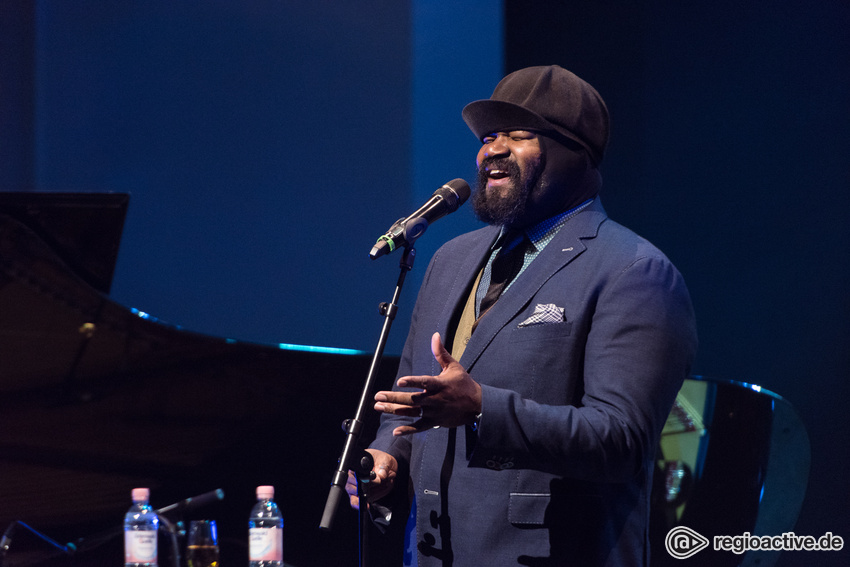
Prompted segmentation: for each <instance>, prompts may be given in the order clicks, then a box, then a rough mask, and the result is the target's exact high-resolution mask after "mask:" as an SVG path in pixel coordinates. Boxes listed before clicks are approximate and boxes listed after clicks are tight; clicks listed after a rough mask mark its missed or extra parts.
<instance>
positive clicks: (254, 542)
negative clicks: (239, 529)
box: [248, 528, 283, 561]
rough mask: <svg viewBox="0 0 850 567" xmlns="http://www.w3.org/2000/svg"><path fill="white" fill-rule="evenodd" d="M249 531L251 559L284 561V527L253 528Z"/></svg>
mask: <svg viewBox="0 0 850 567" xmlns="http://www.w3.org/2000/svg"><path fill="white" fill-rule="evenodd" d="M248 532H249V535H248V542H249V545H248V553H249V555H250V556H251V558H250V559H251V561H283V530H282V529H280V528H251V529H249V530H248Z"/></svg>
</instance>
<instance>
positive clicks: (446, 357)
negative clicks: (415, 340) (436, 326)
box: [431, 333, 457, 370]
mask: <svg viewBox="0 0 850 567" xmlns="http://www.w3.org/2000/svg"><path fill="white" fill-rule="evenodd" d="M431 354H433V355H434V358H435V359H436V361H437V362H438V363H439V364H440V368H442V369H443V370H445V369H446V368H448V366H449V364H451V363H452V362H457V361H456V360H455V359H454V358H452V355H450V354H449V351H447V350H446V347H444V346H443V340H442V338H441V337H440V333H434V334H433V335H431Z"/></svg>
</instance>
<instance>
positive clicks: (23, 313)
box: [0, 192, 809, 567]
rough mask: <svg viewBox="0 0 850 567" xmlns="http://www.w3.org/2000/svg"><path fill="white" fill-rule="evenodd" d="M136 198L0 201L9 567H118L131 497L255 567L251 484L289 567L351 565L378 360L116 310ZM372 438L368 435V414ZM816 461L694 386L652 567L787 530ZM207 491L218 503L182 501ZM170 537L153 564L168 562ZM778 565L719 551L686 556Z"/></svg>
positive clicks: (390, 551) (732, 387)
mask: <svg viewBox="0 0 850 567" xmlns="http://www.w3.org/2000/svg"><path fill="white" fill-rule="evenodd" d="M128 200H129V196H128V195H125V194H118V193H108V194H99V193H74V194H70V193H32V192H28V193H0V530H5V534H6V536H7V537H5V538H4V540H3V542H2V543H0V565H7V566H15V565H18V566H22V565H44V566H49V565H106V564H120V561H121V557H122V539H121V522H122V519H123V514H124V512H125V511H126V509H127V508H128V507H129V505H130V491H131V489H132V488H134V487H138V486H146V487H149V488H150V489H151V495H152V498H151V499H152V505H153V506H154V508H161V507H165V506H167V505H171V504H172V503H180V504H181V505H180V506H176V507H173V508H174V510H173V511H172V512H170V513H169V514H168V517H169V518H170V520H171V522H172V523H174V524H175V525H176V526H177V529H176V531H177V533H178V535H179V532H180V530H179V528H180V526H181V525H183V524H185V523H186V522H188V521H190V520H192V519H200V518H211V519H215V520H216V521H217V522H218V524H219V534H220V547H221V555H222V561H221V563H222V564H223V565H225V567H226V566H228V565H240V564H241V565H245V564H247V516H248V512H249V511H250V509H251V506H252V505H253V503H254V500H255V498H254V488H255V487H256V486H257V485H260V484H273V485H274V486H275V487H276V489H277V494H276V500H277V502H278V504H279V505H280V507H281V509H282V511H283V514H284V518H285V541H284V557H285V560H286V563H287V564H288V565H292V566H299V567H306V566H325V565H327V566H338V565H355V564H357V562H358V557H359V553H360V552H359V551H358V548H359V545H360V536H359V534H358V517H357V514H356V513H355V512H354V511H352V510H349V509H346V508H345V507H344V506H343V507H342V508H341V509H340V510H339V512H338V514H337V516H336V520H335V522H334V527H333V529H332V530H330V531H327V530H320V529H319V523H320V518H321V516H322V512H323V507H324V505H325V499H326V497H327V494H328V488H329V485H330V481H331V477H332V473H333V471H334V470H335V467H336V462H337V458H338V457H339V454H340V449H341V447H342V445H343V442H344V433H343V430H342V428H341V424H342V422H343V420H345V419H347V418H351V417H353V414H354V411H355V409H356V407H355V406H356V402H357V400H358V399H359V396H360V395H361V393H362V389H363V384H364V380H365V377H366V375H367V372H368V369H369V365H370V362H371V358H372V357H371V353H364V352H353V351H345V350H341V349H318V348H310V347H303V346H296V345H265V344H253V343H248V342H241V341H234V340H231V339H225V338H219V337H213V336H206V335H202V334H198V333H193V332H189V331H186V330H184V329H181V328H180V327H179V326H175V325H170V324H166V323H164V322H162V321H159V320H157V319H156V318H155V317H154V316H152V315H149V314H146V313H143V312H140V311H138V310H136V309H133V308H131V307H127V306H123V305H120V304H118V303H116V302H114V301H112V300H111V299H110V297H109V290H110V286H111V281H112V273H113V269H114V264H115V260H116V258H117V255H118V248H119V243H120V237H121V232H122V230H123V226H124V221H125V213H126V208H127V203H128ZM397 366H398V359H397V358H395V357H384V359H383V363H382V365H381V368H380V371H379V373H378V377H377V380H378V383H377V386H379V387H381V388H388V387H389V386H390V385H391V384H392V380H393V377H394V375H395V371H396V368H397ZM328 392H333V393H334V395H333V396H328V395H327V393H328ZM320 399H321V400H322V404H321V406H320V407H318V406H317V405H316V400H320ZM364 425H365V431H364V433H363V439H364V440H368V439H369V438H370V437H371V435H372V434H373V432H374V429H375V427H376V425H377V419H376V415H374V413H372V412H370V414H369V417H368V419H366V420H365V424H364ZM808 465H809V443H808V438H807V436H806V431H805V428H804V427H803V425H802V423H801V422H800V420H799V418H798V417H797V414H796V412H795V411H794V409H793V408H792V407H791V405H790V404H789V403H788V402H787V401H786V400H784V399H783V398H782V397H781V396H778V395H776V394H774V393H772V392H768V391H766V390H764V389H762V388H759V387H758V386H755V385H751V384H747V383H744V382H735V381H729V380H714V379H709V378H705V377H692V378H691V379H689V380H687V381H686V383H685V386H684V387H683V388H682V391H681V392H680V393H679V396H678V398H677V400H676V404H675V406H674V408H673V411H672V412H671V414H670V418H669V419H668V422H667V425H666V427H665V429H664V433H663V435H662V439H661V443H660V445H659V450H658V459H657V471H656V486H655V490H654V492H653V515H652V542H653V565H654V566H657V567H664V566H666V565H674V564H680V563H678V562H679V560H678V559H676V558H674V557H673V556H672V555H671V554H670V553H669V552H668V551H667V550H666V549H665V547H664V542H665V536H666V534H668V533H669V532H670V530H671V529H673V528H674V527H677V526H687V527H689V528H691V529H693V530H694V531H695V532H697V533H699V534H701V535H702V536H704V537H706V538H708V539H709V540H710V539H711V538H712V537H713V536H714V535H737V534H742V533H744V532H749V533H752V534H761V535H779V534H782V533H783V532H785V531H790V530H792V529H793V526H794V523H795V521H796V518H797V515H798V513H799V510H800V506H801V504H802V500H803V497H804V494H805V486H806V481H807V477H808ZM216 489H221V490H222V492H223V494H224V498H223V499H220V500H219V499H215V500H213V501H206V502H205V503H203V504H201V505H198V506H190V505H183V504H185V502H186V499H188V498H191V497H193V496H195V495H199V494H206V493H209V492H210V491H213V490H216ZM398 523H399V522H397V524H398ZM402 529H403V526H400V525H395V526H393V527H392V528H391V531H392V533H393V534H394V535H395V536H398V534H400V533H401V530H402ZM367 532H368V533H367V534H365V537H366V544H365V545H366V547H367V554H366V555H367V558H368V564H369V565H376V566H381V565H398V564H400V559H399V557H400V553H401V548H400V545H399V544H398V542H397V539H398V538H397V537H396V538H395V539H393V538H391V537H385V536H382V535H379V534H378V533H377V532H375V531H374V530H371V529H369V530H367ZM169 541H171V540H170V539H169V538H168V537H165V538H161V542H162V543H161V544H160V545H161V554H160V565H171V563H170V561H171V557H172V555H171V554H172V550H171V548H170V546H169V545H168V542H169ZM177 541H178V545H179V544H180V541H181V540H179V539H178V540H177ZM777 558H778V552H750V553H747V554H743V555H737V554H734V553H731V552H716V551H713V550H711V548H710V547H709V548H708V549H705V550H701V551H699V553H696V554H694V555H693V556H692V557H690V558H689V559H688V562H689V565H712V566H720V567H722V566H725V565H729V566H733V565H760V566H766V565H772V564H774V563H775V562H776V560H777Z"/></svg>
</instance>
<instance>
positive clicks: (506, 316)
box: [459, 198, 607, 371]
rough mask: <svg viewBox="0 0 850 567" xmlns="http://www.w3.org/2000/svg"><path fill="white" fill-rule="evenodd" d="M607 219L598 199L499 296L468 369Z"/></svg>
mask: <svg viewBox="0 0 850 567" xmlns="http://www.w3.org/2000/svg"><path fill="white" fill-rule="evenodd" d="M606 218H607V215H606V214H605V210H604V209H603V208H602V204H601V203H600V202H599V199H598V198H597V199H596V200H595V201H594V202H593V203H591V204H590V205H589V206H588V208H587V209H585V210H584V211H582V212H581V213H579V214H577V215H576V216H575V217H573V218H571V219H570V220H569V221H567V223H566V224H565V225H564V227H563V228H562V229H561V230H560V231H559V232H558V234H557V235H555V238H554V239H552V241H551V242H550V243H549V244H548V245H547V246H546V248H544V249H543V251H542V252H541V253H540V254H539V255H538V256H537V257H536V258H535V259H534V261H533V262H532V263H531V264H530V265H529V266H528V268H526V270H525V271H524V272H523V273H522V274H521V275H520V276H519V277H518V278H517V280H516V281H515V282H514V283H513V284H512V285H511V287H510V289H509V290H508V291H507V293H505V295H504V296H503V297H501V298H499V300H498V301H497V302H496V303H495V304H494V305H493V307H492V309H491V310H490V312H489V313H487V315H486V316H485V317H483V318H482V319H481V322H480V323H479V324H478V328H477V329H476V330H475V333H473V335H472V338H471V339H470V341H469V344H468V345H467V346H466V350H465V351H464V353H463V357H462V358H461V360H460V361H459V362H460V363H461V364H462V365H463V367H464V368H465V369H466V370H467V371H469V370H470V369H471V368H472V366H473V365H474V364H475V362H476V361H477V360H478V358H479V357H480V356H481V353H482V352H484V349H486V348H487V346H488V345H489V344H490V343H491V342H492V340H493V338H495V336H496V334H497V333H498V332H499V331H501V330H502V329H503V328H504V327H505V325H507V324H508V322H509V321H511V320H512V319H513V318H514V317H516V315H517V314H518V313H519V312H520V311H521V310H523V309H524V308H525V307H526V305H528V303H529V302H530V301H531V300H532V299H533V298H534V296H535V295H536V294H537V292H538V291H540V288H541V287H543V285H544V284H545V283H546V282H547V281H548V280H549V278H551V277H552V276H553V275H554V274H555V273H556V272H558V271H559V270H561V269H562V268H564V267H565V266H566V265H567V264H569V263H570V262H572V261H573V260H574V259H576V258H577V257H578V256H580V255H581V254H582V253H583V252H584V251H585V250H586V246H585V244H584V242H583V240H584V239H587V238H594V237H595V236H596V234H597V232H598V230H599V225H600V224H601V223H602V222H603V221H604V220H605V219H606Z"/></svg>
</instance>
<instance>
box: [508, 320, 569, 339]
mask: <svg viewBox="0 0 850 567" xmlns="http://www.w3.org/2000/svg"><path fill="white" fill-rule="evenodd" d="M572 329H573V324H572V322H570V321H563V322H561V323H542V324H540V325H531V326H529V327H514V329H512V330H511V336H510V340H511V341H512V342H522V341H545V340H547V339H558V338H561V337H568V336H570V333H571V332H572Z"/></svg>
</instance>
